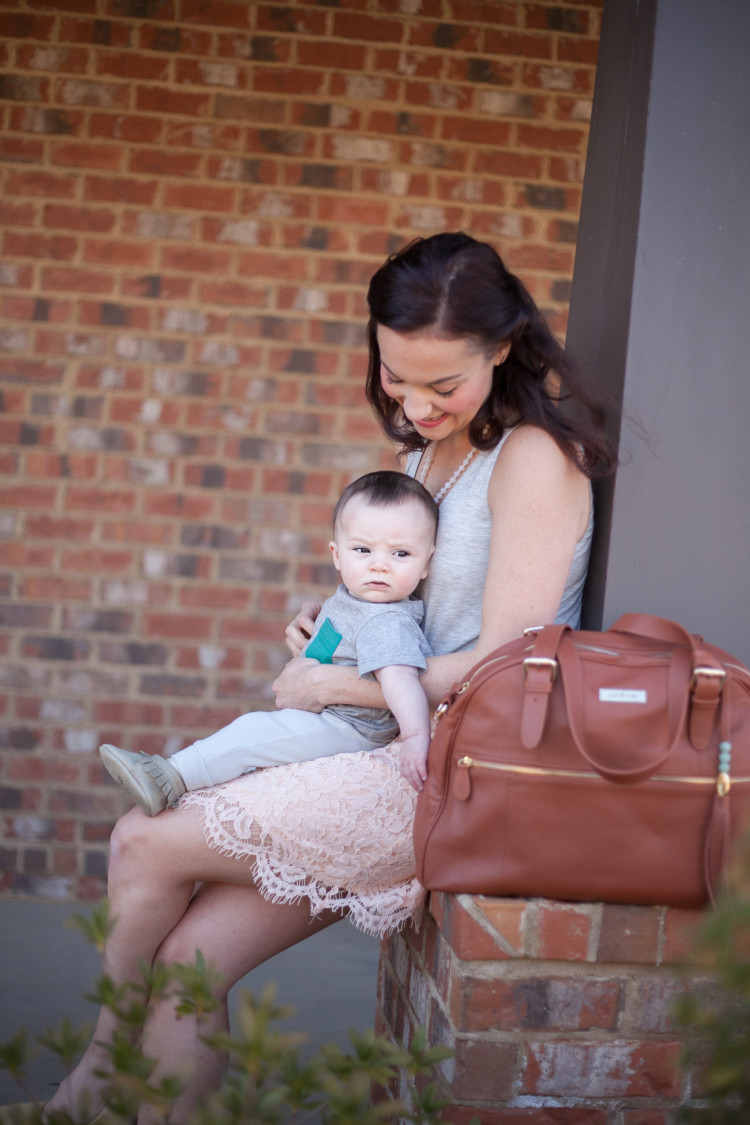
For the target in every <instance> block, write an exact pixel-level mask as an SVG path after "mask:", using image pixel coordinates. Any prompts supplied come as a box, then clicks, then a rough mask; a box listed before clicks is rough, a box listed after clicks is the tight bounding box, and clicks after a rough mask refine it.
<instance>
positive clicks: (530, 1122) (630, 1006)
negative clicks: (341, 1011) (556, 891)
mask: <svg viewBox="0 0 750 1125" xmlns="http://www.w3.org/2000/svg"><path fill="white" fill-rule="evenodd" d="M701 918H702V915H701V914H700V912H697V911H696V912H694V911H686V910H671V909H667V908H666V907H640V906H614V905H609V904H602V903H562V902H551V901H547V900H543V899H534V900H528V901H527V900H524V899H505V898H485V897H482V896H472V895H455V896H454V895H447V894H433V895H432V896H431V901H430V908H429V910H428V912H427V913H426V915H425V919H424V921H423V923H422V926H421V927H420V930H419V931H417V930H416V929H414V928H413V927H410V928H407V929H406V930H404V931H402V932H401V933H399V934H395V935H393V936H392V937H390V938H387V939H385V940H384V942H383V944H382V947H381V955H380V966H379V974H378V1006H377V1025H378V1031H379V1032H381V1033H385V1034H389V1035H391V1036H392V1038H394V1039H395V1040H396V1041H398V1042H400V1043H406V1042H409V1041H410V1040H411V1036H412V1035H413V1032H414V1030H415V1029H416V1028H417V1027H420V1026H421V1027H425V1028H426V1029H427V1033H428V1041H429V1043H430V1045H437V1044H442V1045H445V1046H449V1047H451V1048H453V1050H454V1051H455V1057H454V1058H452V1059H449V1060H447V1061H446V1062H444V1063H443V1064H442V1065H441V1067H440V1070H439V1082H440V1085H441V1087H442V1093H443V1094H444V1096H446V1097H449V1098H450V1100H451V1106H450V1107H449V1108H448V1109H446V1110H445V1111H444V1117H445V1119H446V1121H449V1122H451V1123H452V1125H468V1122H469V1121H470V1120H471V1118H472V1117H473V1116H476V1117H477V1118H478V1119H479V1121H480V1122H481V1125H515V1123H523V1125H636V1123H638V1125H667V1123H668V1122H672V1121H674V1120H675V1118H674V1114H675V1111H676V1110H677V1108H678V1107H679V1106H682V1105H685V1104H688V1096H689V1095H688V1089H689V1084H688V1080H687V1078H686V1076H685V1075H684V1074H682V1073H681V1072H680V1070H679V1067H678V1061H679V1058H680V1054H681V1051H682V1042H681V1037H680V1030H679V1029H678V1028H677V1027H676V1026H675V1024H674V1021H673V1019H672V1014H671V1009H672V1004H673V1002H674V1000H675V998H676V997H677V996H678V995H679V994H680V992H681V991H682V990H684V989H686V988H691V987H695V986H696V985H698V984H703V985H704V986H705V984H706V981H707V974H703V975H702V979H699V977H701V974H699V972H698V971H696V973H695V974H693V975H692V976H691V975H687V974H686V973H685V972H684V971H683V970H681V968H680V965H681V963H682V962H683V961H684V959H685V954H686V951H687V949H688V944H689V940H690V938H691V936H692V934H693V933H694V931H695V929H696V926H697V924H698V923H699V922H700V920H701ZM401 1093H404V1091H401Z"/></svg>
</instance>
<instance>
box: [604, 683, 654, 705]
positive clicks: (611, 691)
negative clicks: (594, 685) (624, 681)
mask: <svg viewBox="0 0 750 1125" xmlns="http://www.w3.org/2000/svg"><path fill="white" fill-rule="evenodd" d="M599 702H600V703H645V702H646V692H645V691H636V690H632V689H631V690H629V689H627V688H609V687H602V688H599Z"/></svg>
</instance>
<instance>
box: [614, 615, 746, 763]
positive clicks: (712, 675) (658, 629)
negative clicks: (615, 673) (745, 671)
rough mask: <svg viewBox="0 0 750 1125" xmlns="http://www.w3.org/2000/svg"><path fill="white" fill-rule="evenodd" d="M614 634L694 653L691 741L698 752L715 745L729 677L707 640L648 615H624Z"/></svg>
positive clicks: (681, 627)
mask: <svg viewBox="0 0 750 1125" xmlns="http://www.w3.org/2000/svg"><path fill="white" fill-rule="evenodd" d="M611 631H612V632H613V633H625V634H630V635H634V636H638V637H649V638H650V639H651V640H654V641H665V642H667V643H668V644H678V645H685V646H686V647H687V648H688V649H689V650H690V653H691V659H692V670H691V675H690V713H689V728H688V737H689V738H690V742H691V744H692V746H693V747H694V749H696V750H705V749H706V748H707V747H708V745H709V743H710V741H711V732H712V730H713V728H714V724H715V722H716V719H717V716H718V712H719V706H720V704H721V693H722V690H723V688H724V684H725V681H726V678H727V674H726V670H725V669H724V667H723V666H722V664H721V663H720V661H719V660H718V659H717V658H716V656H714V655H713V654H712V653H710V652H709V651H708V650H707V649H706V648H705V647H704V643H703V637H701V636H699V635H698V634H697V633H689V632H688V631H687V629H684V628H683V626H682V625H678V623H677V622H676V621H670V620H668V618H666V617H653V616H651V615H650V614H647V613H623V614H622V616H621V617H618V619H617V621H615V623H614V625H613V626H612V630H611Z"/></svg>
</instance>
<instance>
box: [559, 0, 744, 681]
mask: <svg viewBox="0 0 750 1125" xmlns="http://www.w3.org/2000/svg"><path fill="white" fill-rule="evenodd" d="M568 345H569V347H570V349H571V351H572V352H573V353H574V354H575V355H577V356H578V357H579V358H580V359H581V360H582V361H583V362H584V364H585V366H586V367H587V369H588V370H589V372H590V373H591V376H592V381H595V382H596V383H597V384H598V385H599V386H604V387H606V390H607V392H608V394H609V396H610V398H611V399H612V401H613V403H614V407H615V409H614V411H613V422H612V433H613V435H614V436H615V437H617V436H618V434H619V437H620V457H621V467H620V469H619V470H618V473H617V477H616V479H614V480H612V481H609V482H607V483H606V484H603V485H601V486H599V487H597V507H598V530H597V539H596V543H595V551H594V557H593V559H592V568H591V575H590V580H589V584H588V587H587V592H586V610H585V616H584V624H585V625H586V626H588V627H590V628H599V627H604V628H606V627H608V626H609V625H610V624H611V623H612V622H613V621H614V619H615V618H616V617H617V616H618V615H619V614H620V613H623V612H626V611H641V612H647V613H655V614H659V615H661V616H664V617H671V618H674V619H675V620H678V621H680V622H681V623H682V624H683V625H685V626H686V627H688V628H689V629H690V630H691V631H693V632H698V633H702V634H703V635H704V636H705V637H706V639H707V640H710V641H712V642H714V643H715V644H718V645H721V646H722V647H724V648H726V649H728V650H729V651H730V652H732V653H734V654H735V655H736V656H737V657H739V658H740V659H741V660H743V661H745V662H747V663H750V370H749V368H750V360H749V359H748V355H749V351H750V3H748V0H713V2H712V3H710V4H707V3H706V2H705V0H643V2H639V0H605V6H604V16H603V28H602V38H601V48H600V56H599V66H598V70H597V80H596V88H595V94H594V113H593V118H592V127H591V135H590V141H589V152H588V159H587V165H586V177H585V182H584V192H583V205H582V213H581V225H580V234H579V242H578V248H577V255H576V266H575V275H574V280H573V292H572V299H571V315H570V327H569V332H568ZM620 405H621V407H622V421H621V424H620V421H619V407H620Z"/></svg>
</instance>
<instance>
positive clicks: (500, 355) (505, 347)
mask: <svg viewBox="0 0 750 1125" xmlns="http://www.w3.org/2000/svg"><path fill="white" fill-rule="evenodd" d="M509 355H510V340H508V341H507V342H506V343H504V344H501V345H500V347H499V348H498V349H497V351H496V352H495V362H494V364H493V366H494V367H499V366H500V364H501V363H505V361H506V359H507V358H508V356H509Z"/></svg>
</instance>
